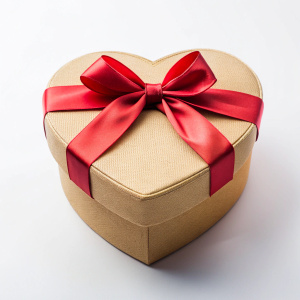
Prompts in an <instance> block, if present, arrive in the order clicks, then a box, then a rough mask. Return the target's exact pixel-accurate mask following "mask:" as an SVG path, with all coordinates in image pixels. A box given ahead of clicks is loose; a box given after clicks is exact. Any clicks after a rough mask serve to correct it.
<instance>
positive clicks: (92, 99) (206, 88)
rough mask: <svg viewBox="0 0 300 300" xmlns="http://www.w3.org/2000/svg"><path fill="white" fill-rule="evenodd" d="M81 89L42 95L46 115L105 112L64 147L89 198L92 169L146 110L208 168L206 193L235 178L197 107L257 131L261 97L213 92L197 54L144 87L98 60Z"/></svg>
mask: <svg viewBox="0 0 300 300" xmlns="http://www.w3.org/2000/svg"><path fill="white" fill-rule="evenodd" d="M80 79H81V82H82V83H83V84H84V85H79V86H57V87H50V88H48V89H46V91H45V93H44V96H43V109H44V117H45V116H46V114H47V113H48V112H55V111H69V110H87V109H100V108H104V109H103V111H102V112H101V113H99V115H97V117H95V118H94V119H93V120H92V121H91V122H90V123H89V124H88V125H87V126H86V127H85V128H84V129H83V130H82V131H81V132H80V133H79V134H78V135H77V136H76V137H75V138H74V139H73V140H72V141H71V142H70V143H69V145H68V147H67V153H66V156H67V164H68V171H69V176H70V179H71V180H72V181H74V182H75V183H76V184H77V185H78V186H79V187H80V188H81V189H82V190H83V191H85V192H86V193H87V194H88V195H89V196H91V197H92V195H91V190H90V172H89V169H90V166H91V165H92V163H93V162H94V161H95V160H97V159H98V157H99V156H101V155H102V154H103V153H104V152H105V151H106V150H107V149H108V148H109V147H110V146H111V145H112V144H114V143H115V142H116V141H117V140H118V139H119V138H120V136H122V134H123V133H124V132H125V131H126V130H127V129H128V127H129V126H130V125H131V124H132V123H133V122H134V121H135V119H136V118H137V117H138V116H139V114H140V113H141V111H142V110H143V109H144V108H156V109H158V110H160V111H161V112H163V113H164V114H165V115H166V116H167V118H168V120H169V121H170V123H171V124H172V125H173V127H174V129H175V130H176V131H177V133H178V134H179V135H180V136H181V138H182V139H183V140H184V141H185V142H186V143H188V144H189V145H190V146H191V147H192V148H193V149H194V150H195V151H196V152H197V153H198V154H199V155H200V156H201V157H202V158H203V159H204V161H205V162H206V163H207V164H208V165H209V168H210V174H211V175H210V195H212V194H214V193H215V192H216V191H217V190H219V189H220V188H221V187H222V186H224V185H225V184H226V183H227V182H229V181H230V180H231V179H232V178H233V171H234V148H233V146H232V145H231V144H230V142H229V141H228V140H227V139H226V137H225V136H224V135H223V134H222V133H221V132H220V131H219V130H218V129H216V128H215V127H214V126H213V125H212V124H211V123H210V122H209V121H208V120H207V119H206V118H205V117H204V116H202V115H201V113H200V110H199V111H197V108H201V109H205V110H209V111H212V112H215V113H218V114H222V115H226V116H230V117H233V118H237V119H241V120H245V121H248V122H251V123H254V124H255V125H256V126H257V128H258V129H259V126H260V121H261V117H262V112H263V102H262V100H261V99H260V98H258V97H255V96H252V95H249V94H245V93H240V92H235V91H228V90H220V89H211V86H212V85H213V84H214V83H215V82H216V78H215V76H214V74H213V72H212V71H211V69H210V68H209V66H208V65H207V63H206V61H205V60H204V58H203V57H202V56H201V54H200V52H199V51H195V52H191V53H189V54H188V55H186V56H184V57H183V58H181V59H180V60H179V61H178V62H177V63H176V64H175V65H174V66H173V67H172V68H171V69H170V70H169V72H168V73H167V75H166V77H165V79H164V80H163V82H162V84H160V83H157V84H149V83H144V82H143V81H142V80H141V79H140V78H139V77H138V76H137V75H136V74H135V73H134V72H133V71H131V70H130V69H129V68H127V67H126V66H125V65H123V64H122V63H120V62H119V61H117V60H115V59H113V58H111V57H109V56H105V55H103V56H101V57H100V58H99V59H98V60H97V61H96V62H95V63H93V64H92V65H91V66H90V67H89V68H88V69H87V70H86V71H85V72H84V73H83V74H82V75H81V77H80Z"/></svg>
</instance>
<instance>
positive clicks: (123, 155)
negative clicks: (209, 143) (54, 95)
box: [45, 50, 262, 264]
mask: <svg viewBox="0 0 300 300" xmlns="http://www.w3.org/2000/svg"><path fill="white" fill-rule="evenodd" d="M199 51H200V52H201V54H202V56H203V57H204V59H205V60H206V62H207V63H208V65H209V66H210V68H211V69H212V71H213V73H214V74H215V76H216V78H217V79H218V81H217V83H216V84H215V85H214V88H219V89H227V90H233V91H238V92H243V93H248V94H251V95H254V96H257V97H260V98H262V90H261V86H260V83H259V81H258V79H257V77H256V75H255V74H254V73H253V72H252V71H251V70H250V69H249V68H248V67H247V66H246V65H245V64H244V63H242V62H241V61H240V60H238V59H237V58H235V57H233V56H231V55H228V54H226V53H223V52H220V51H215V50H199ZM189 52H191V51H183V52H179V53H175V54H173V55H170V56H167V57H164V58H162V59H160V60H157V61H155V62H151V61H149V60H146V59H144V58H141V57H138V56H135V55H131V54H126V53H119V52H98V53H93V54H88V55H85V56H82V57H80V58H78V59H75V60H73V61H71V62H70V63H68V64H66V65H65V66H63V67H62V68H61V69H60V70H59V71H58V72H57V73H56V74H55V75H54V76H53V77H52V79H51V81H50V83H49V85H48V86H49V87H52V86H64V85H80V84H81V82H80V75H81V74H82V73H83V72H84V71H85V70H86V69H87V68H88V67H89V66H90V65H91V64H92V63H93V62H94V61H96V60H97V59H98V58H99V57H100V56H101V55H103V54H105V55H109V56H111V57H113V58H115V59H117V60H119V61H121V62H122V63H123V64H125V65H126V66H128V67H129V68H130V69H131V70H133V71H134V72H135V73H136V74H137V75H138V76H139V77H140V78H141V79H142V80H143V81H144V82H148V83H157V82H161V81H162V80H163V78H164V76H165V74H166V73H167V71H168V70H169V69H170V67H171V66H172V65H173V64H174V63H175V62H177V61H178V60H179V59H180V58H182V57H183V56H185V55H186V54H187V53H189ZM99 113H101V112H100V110H93V111H76V112H75V111H72V112H71V111H68V112H50V113H48V114H47V115H46V118H45V130H46V135H47V141H48V144H49V147H50V150H51V152H52V154H53V156H54V158H55V159H56V161H57V162H58V164H59V168H60V176H61V181H62V185H63V188H64V191H65V194H66V196H67V198H68V199H69V201H70V203H71V205H72V206H73V208H74V209H75V210H76V211H77V213H78V214H79V216H80V217H81V218H82V219H83V220H84V221H85V222H86V223H87V224H88V225H89V226H90V227H91V228H92V229H93V230H95V231H96V232H97V233H99V234H100V235H101V236H102V237H103V238H105V239H106V240H107V241H108V242H110V243H111V244H113V245H114V246H116V247H117V248H119V249H120V250H122V251H124V252H126V253H127V254H129V255H131V256H133V257H134V258H136V259H138V260H140V261H142V262H144V263H146V264H151V263H153V262H155V261H156V260H158V259H160V258H162V257H164V256H166V255H168V254H170V253H172V252H173V251H175V250H177V249H178V248H180V247H182V246H184V245H186V244H187V243H189V242H190V241H192V240H193V239H195V238H196V237H198V236H199V235H200V234H201V233H203V232H204V231H205V230H207V229H208V228H210V227H211V226H212V225H213V224H215V223H216V222H217V221H218V220H219V219H220V218H221V217H222V216H223V215H224V214H225V213H226V212H227V211H228V210H229V209H230V208H231V207H232V205H233V204H234V203H235V201H236V200H237V199H238V198H239V196H240V194H241V193H242V191H243V189H244V186H245V184H246V182H247V177H248V171H249V166H250V158H251V152H252V148H253V145H254V142H255V139H256V134H257V129H256V126H255V125H254V124H251V123H248V122H245V121H241V120H236V119H233V118H229V117H226V116H222V115H219V114H214V113H211V112H207V111H203V115H204V116H205V117H206V118H207V119H208V120H209V121H210V122H211V123H212V124H213V125H214V126H215V127H217V128H218V129H219V130H220V131H221V132H222V133H223V134H224V135H225V136H226V138H227V139H228V140H229V141H230V142H231V143H232V144H233V146H234V150H235V168H234V169H235V174H234V179H233V180H232V181H230V182H229V183H228V184H227V185H225V186H224V187H223V188H221V189H220V190H219V191H218V192H216V193H215V194H214V195H213V196H212V197H209V167H208V165H207V164H206V163H205V162H204V161H203V159H202V158H201V157H200V156H199V155H198V154H197V153H195V152H194V150H192V149H191V148H190V146H188V145H187V144H186V143H185V142H184V141H183V140H182V139H181V138H180V137H179V135H178V134H177V133H176V132H175V130H174V129H173V127H172V125H171V124H170V123H169V121H168V120H167V118H166V117H165V115H163V114H162V113H161V112H159V111H157V110H145V111H143V112H142V113H141V115H140V116H139V117H138V119H137V120H136V121H135V122H134V124H133V125H132V126H131V127H130V128H129V130H127V131H126V133H125V134H124V135H123V136H122V137H121V138H120V139H119V140H118V141H117V142H116V143H115V144H114V145H113V146H112V147H111V148H110V149H109V150H108V151H106V152H105V153H104V154H103V155H102V156H101V157H100V158H99V159H98V160H97V161H95V162H94V163H93V165H92V167H91V169H90V172H91V190H92V194H93V197H94V199H92V198H90V197H89V196H87V194H85V193H84V192H83V191H82V190H81V189H80V188H78V187H77V186H76V185H75V184H74V183H73V182H72V181H70V179H69V177H68V171H67V170H68V169H67V163H66V147H67V145H68V143H69V142H70V141H71V140H72V139H73V138H74V137H75V136H76V135H77V134H78V133H79V132H80V131H81V130H82V129H83V128H84V127H85V126H86V125H87V124H88V123H89V122H90V121H91V120H92V119H93V118H94V117H95V116H96V115H97V114H99Z"/></svg>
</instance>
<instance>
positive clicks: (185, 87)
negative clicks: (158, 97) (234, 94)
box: [162, 51, 217, 97]
mask: <svg viewBox="0 0 300 300" xmlns="http://www.w3.org/2000/svg"><path fill="white" fill-rule="evenodd" d="M216 81H217V79H216V77H215V75H214V74H213V72H212V70H211V69H210V67H209V66H208V64H207V63H206V61H205V60H204V58H203V57H202V55H201V54H200V52H199V51H194V52H191V53H189V54H188V55H186V56H184V57H183V58H181V59H180V60H179V61H178V62H177V63H176V64H175V65H174V66H173V67H172V68H171V69H170V70H169V72H168V73H167V75H166V77H165V78H164V81H163V83H162V86H163V91H164V92H163V94H164V95H165V96H172V97H190V96H195V95H198V94H200V93H202V92H204V91H206V90H207V89H209V88H210V87H211V86H212V85H213V84H214V83H215V82H216Z"/></svg>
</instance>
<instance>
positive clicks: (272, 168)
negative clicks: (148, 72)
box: [0, 0, 300, 300]
mask: <svg viewBox="0 0 300 300" xmlns="http://www.w3.org/2000/svg"><path fill="white" fill-rule="evenodd" d="M298 3H299V1H297V0H295V1H287V0H286V1H275V0H273V1H262V0H260V1H253V0H251V1H250V0H249V1H233V0H227V1H221V0H220V1H190V0H184V1H176V0H172V1H163V0H160V1H154V0H152V1H141V0H140V1H124V0H123V1H112V0H111V1H109V0H107V1H100V0H98V1H88V0H86V1H79V0H78V1H65V0H59V1H56V0H51V1H45V0H39V1H33V0H27V1H2V2H1V9H0V25H1V26H0V36H1V45H0V54H1V55H0V62H1V64H0V101H1V107H0V128H1V129H0V130H1V134H0V147H1V148H0V151H1V153H0V155H1V160H0V168H1V172H0V299H1V300H2V299H300V201H299V200H300V199H299V196H300V187H299V186H300V184H299V175H300V172H299V169H300V166H299V162H300V159H299V146H300V142H299V132H300V130H299V123H300V122H299V119H298V118H299V112H300V111H299V108H300V105H299V103H300V95H299V86H300V36H299V28H300V21H299V20H300V18H299V11H300V7H299V5H298ZM191 48H213V49H219V50H223V51H225V52H229V53H232V54H233V55H235V56H237V57H239V58H240V59H242V60H243V61H244V62H246V63H247V64H248V65H249V66H250V67H251V68H252V69H253V70H254V71H255V72H256V73H257V75H258V77H259V78H260V80H261V82H262V86H263V90H264V101H265V112H264V116H263V120H262V126H261V132H260V138H259V140H258V142H257V143H256V144H255V147H254V152H253V159H252V165H251V170H250V177H249V181H248V184H247V186H246V189H245V191H244V193H243V195H242V197H241V198H240V200H239V201H238V203H237V204H236V205H235V206H234V207H233V209H232V210H231V211H230V212H229V213H228V214H227V215H226V216H225V217H224V218H223V219H222V220H221V221H220V222H218V223H217V224H216V225H215V226H214V227H213V228H211V229H210V230H209V231H208V232H206V233H205V234H204V235H202V236H201V237H200V238H198V239H197V240H195V241H194V242H192V243H191V244H189V245H188V246H186V247H184V248H183V249H182V250H180V251H177V252H176V253H174V254H173V255H171V256H169V257H167V258H165V259H163V260H161V261H159V262H157V263H155V264H154V265H152V266H151V267H148V266H146V265H144V264H142V263H140V262H138V261H136V260H134V259H132V258H130V257H129V256H127V255H125V254H123V253H122V252H120V251H119V250H117V249H116V248H114V247H113V246H111V245H110V244H108V243H107V242H106V241H104V240H103V239H102V238H101V237H99V236H98V235H97V234H95V233H94V232H93V231H92V230H91V229H90V228H89V227H88V226H87V225H86V224H85V223H84V222H83V221H81V219H80V218H79V217H78V216H77V214H76V213H75V212H74V211H73V209H72V208H71V207H70V205H69V204H68V201H67V199H66V198H65V196H64V194H63V191H62V188H61V186H60V181H59V177H58V169H57V165H56V163H55V161H54V159H53V158H52V156H51V154H50V151H49V149H48V146H47V143H46V140H45V137H44V135H43V127H42V108H41V103H42V102H41V98H42V93H43V90H44V88H45V87H46V84H47V82H48V80H49V79H50V77H51V76H52V75H53V73H54V72H55V71H56V70H57V69H58V68H60V67H61V66H62V65H63V64H65V63H66V62H68V61H70V60H71V59H73V58H76V57H78V56H81V55H83V54H86V53H89V52H95V51H101V50H115V51H124V52H130V53H135V54H138V55H141V56H144V57H146V58H149V59H152V60H155V59H158V58H160V57H162V56H165V55H167V54H170V53H173V52H177V51H180V50H184V49H191Z"/></svg>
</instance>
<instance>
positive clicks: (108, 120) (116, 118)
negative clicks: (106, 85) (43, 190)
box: [67, 91, 146, 197]
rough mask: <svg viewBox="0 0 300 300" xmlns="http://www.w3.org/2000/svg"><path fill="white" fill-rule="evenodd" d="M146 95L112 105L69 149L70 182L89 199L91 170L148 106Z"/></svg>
mask: <svg viewBox="0 0 300 300" xmlns="http://www.w3.org/2000/svg"><path fill="white" fill-rule="evenodd" d="M143 93H144V92H143V91H141V92H135V93H131V94H127V95H124V96H121V97H119V98H117V99H116V100H114V101H113V102H111V103H110V104H109V105H108V106H107V107H106V108H105V109H103V111H102V112H100V113H99V115H98V116H97V117H96V118H95V119H93V120H92V121H91V122H90V123H89V124H88V125H87V126H86V127H85V128H84V129H83V130H82V131H81V132H80V133H79V134H78V135H77V136H76V137H75V138H74V139H73V140H72V141H71V142H70V143H69V145H68V147H67V164H68V172H69V177H70V179H71V180H72V181H73V182H74V183H75V184H77V185H78V186H79V187H80V188H81V189H82V190H83V191H84V192H86V193H87V194H88V195H89V196H90V197H92V195H91V189H90V172H89V169H90V166H91V165H92V163H93V162H94V161H95V160H97V159H98V157H99V156H101V155H102V154H103V153H104V152H105V151H106V150H107V149H108V148H109V147H110V146H111V145H112V144H114V143H115V142H116V141H117V140H118V139H119V137H120V136H122V135H123V133H124V132H125V131H126V130H127V129H128V127H129V126H130V125H131V124H132V123H133V122H134V121H135V119H136V118H137V117H138V116H139V114H140V113H141V111H142V110H143V108H144V106H145V104H146V98H145V95H143Z"/></svg>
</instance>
